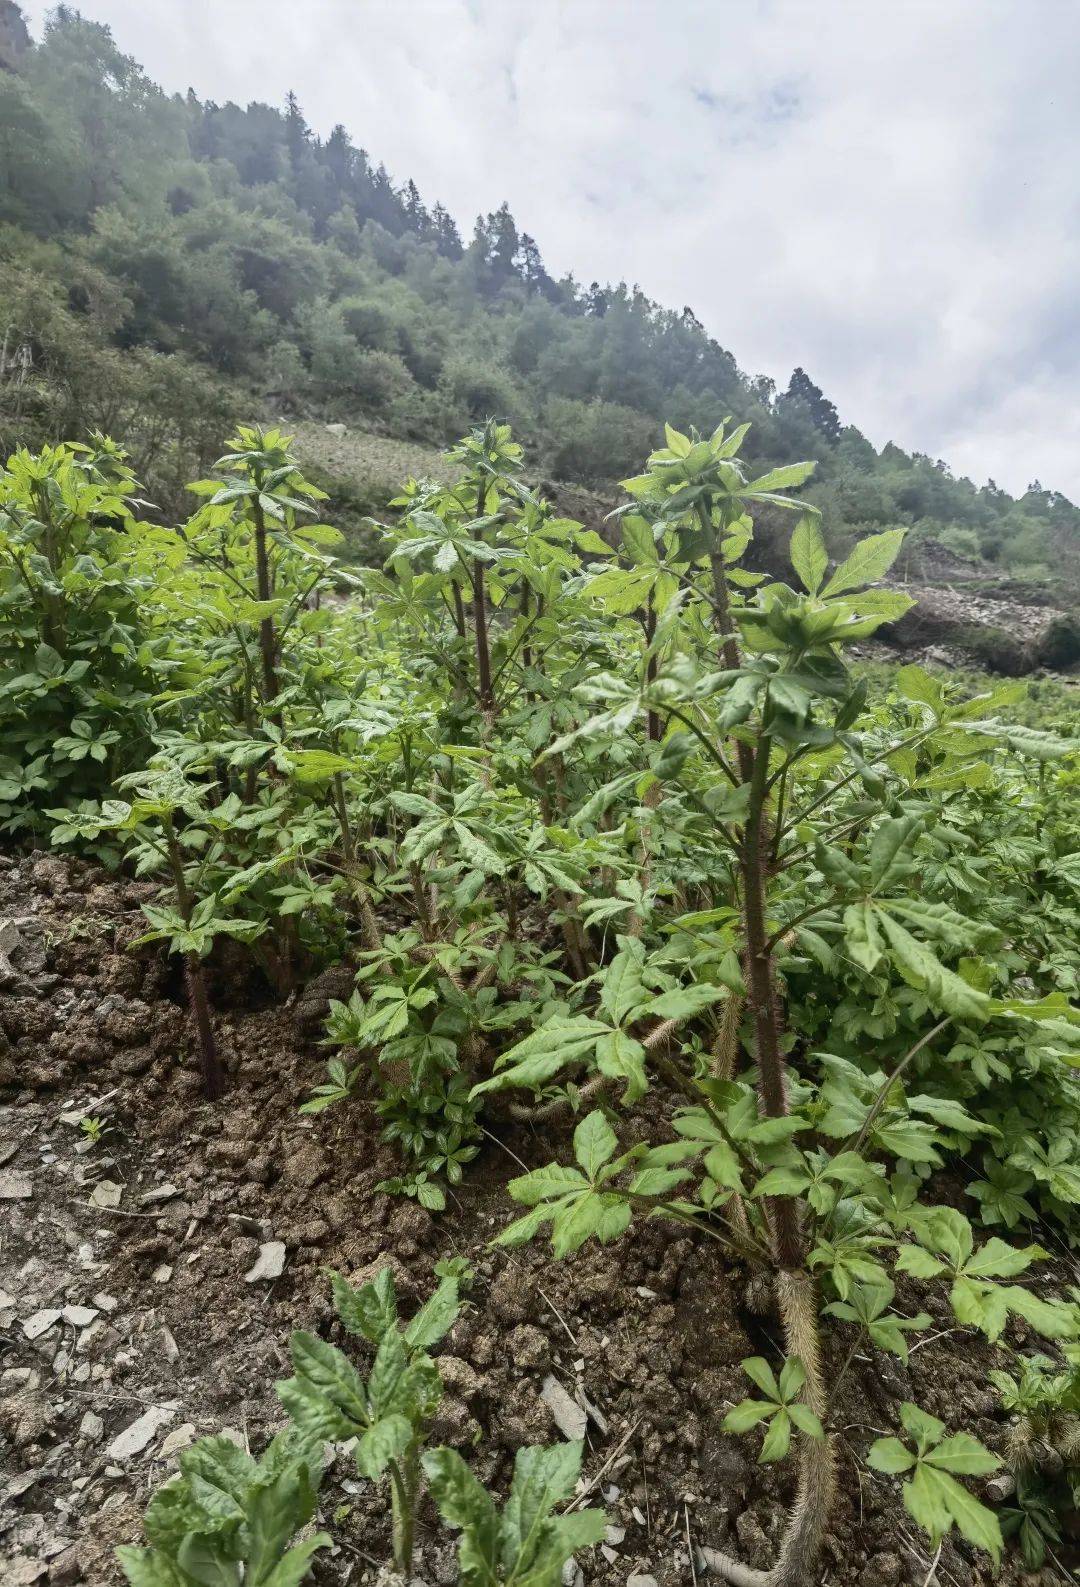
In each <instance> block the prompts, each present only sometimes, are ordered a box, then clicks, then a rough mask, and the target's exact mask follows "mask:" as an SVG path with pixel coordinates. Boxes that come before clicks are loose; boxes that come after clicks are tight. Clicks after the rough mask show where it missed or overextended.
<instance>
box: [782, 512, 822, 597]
mask: <svg viewBox="0 0 1080 1587" xmlns="http://www.w3.org/2000/svg"><path fill="white" fill-rule="evenodd" d="M791 565H792V567H793V568H794V569H795V571H796V573H797V574H798V575H799V578H800V579H801V580H802V584H803V588H804V589H805V590H807V591H808V592H809V593H810V594H811V595H816V594H817V592H818V590H819V589H820V588H821V583H822V580H823V579H824V577H825V574H826V572H827V570H828V566H829V553H828V552H827V551H826V549H825V540H824V537H823V536H822V533H821V519H820V517H819V516H818V514H817V513H804V514H803V516H802V517H801V518H800V519H799V521H798V523H797V524H796V525H795V530H794V533H793V534H792V536H791Z"/></svg>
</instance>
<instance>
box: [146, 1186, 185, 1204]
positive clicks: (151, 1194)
mask: <svg viewBox="0 0 1080 1587" xmlns="http://www.w3.org/2000/svg"><path fill="white" fill-rule="evenodd" d="M179 1194H180V1187H179V1185H170V1184H164V1185H158V1186H157V1187H156V1188H155V1189H154V1190H144V1191H143V1193H142V1195H141V1196H140V1197H139V1205H140V1207H149V1206H151V1205H152V1204H153V1203H154V1202H156V1201H171V1200H172V1199H173V1197H174V1196H178V1195H179Z"/></svg>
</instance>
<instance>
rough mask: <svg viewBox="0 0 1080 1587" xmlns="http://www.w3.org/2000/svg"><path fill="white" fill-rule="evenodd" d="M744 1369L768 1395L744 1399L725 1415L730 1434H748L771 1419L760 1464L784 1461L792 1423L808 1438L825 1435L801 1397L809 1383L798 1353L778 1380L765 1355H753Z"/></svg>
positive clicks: (743, 1364)
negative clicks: (804, 1387) (805, 1385)
mask: <svg viewBox="0 0 1080 1587" xmlns="http://www.w3.org/2000/svg"><path fill="white" fill-rule="evenodd" d="M741 1364H742V1369H743V1371H744V1372H745V1373H746V1375H747V1377H748V1378H750V1379H751V1380H752V1381H753V1382H754V1383H756V1384H757V1386H758V1388H759V1389H760V1390H761V1391H762V1393H763V1394H764V1395H765V1396H766V1397H765V1399H763V1400H741V1401H740V1402H739V1404H738V1405H736V1406H734V1407H733V1408H732V1409H731V1410H730V1411H729V1412H728V1413H727V1415H726V1416H725V1417H724V1431H725V1432H727V1433H748V1432H749V1431H750V1429H751V1428H752V1427H756V1426H758V1424H759V1423H761V1422H768V1424H769V1425H768V1427H767V1428H766V1430H765V1437H764V1438H763V1440H762V1443H761V1453H760V1455H759V1456H758V1461H759V1463H762V1464H765V1463H767V1462H769V1461H772V1460H783V1458H784V1456H785V1455H786V1454H787V1452H788V1450H789V1448H790V1447H791V1429H792V1426H795V1427H797V1428H798V1430H799V1432H800V1433H805V1434H806V1436H807V1437H808V1438H824V1436H825V1430H824V1428H823V1427H822V1425H821V1422H820V1420H819V1418H818V1417H817V1416H816V1415H815V1413H814V1412H813V1411H812V1410H811V1409H810V1407H809V1406H808V1405H806V1404H804V1402H803V1401H802V1400H801V1399H798V1398H797V1396H798V1395H799V1394H801V1392H802V1389H803V1386H804V1384H805V1383H806V1370H805V1368H804V1367H803V1364H802V1362H801V1361H800V1360H799V1358H798V1357H797V1356H789V1357H788V1359H787V1360H786V1361H785V1362H784V1366H783V1369H782V1370H781V1373H780V1381H779V1382H777V1380H776V1375H775V1373H774V1372H773V1369H772V1367H771V1366H770V1365H769V1363H768V1362H767V1361H766V1360H765V1358H764V1356H750V1357H749V1358H748V1359H747V1360H746V1361H744V1362H742V1363H741Z"/></svg>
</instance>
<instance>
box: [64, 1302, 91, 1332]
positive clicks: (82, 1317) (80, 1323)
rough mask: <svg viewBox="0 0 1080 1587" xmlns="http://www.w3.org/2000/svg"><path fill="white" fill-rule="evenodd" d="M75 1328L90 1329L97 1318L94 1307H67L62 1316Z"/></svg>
mask: <svg viewBox="0 0 1080 1587" xmlns="http://www.w3.org/2000/svg"><path fill="white" fill-rule="evenodd" d="M61 1315H62V1316H63V1319H64V1321H65V1322H68V1323H70V1324H71V1326H72V1327H73V1328H88V1327H89V1326H90V1324H91V1323H92V1322H93V1320H94V1318H95V1317H96V1316H97V1308H96V1307H94V1306H65V1307H64V1310H63V1312H62V1314H61Z"/></svg>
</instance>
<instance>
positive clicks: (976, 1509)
mask: <svg viewBox="0 0 1080 1587" xmlns="http://www.w3.org/2000/svg"><path fill="white" fill-rule="evenodd" d="M900 1420H901V1422H902V1424H903V1427H904V1431H905V1432H906V1433H907V1435H908V1437H909V1438H910V1439H911V1441H912V1444H913V1445H914V1449H912V1448H909V1446H908V1445H907V1444H905V1443H902V1442H901V1440H900V1439H899V1438H879V1439H878V1440H877V1441H876V1443H874V1444H873V1445H871V1448H870V1452H869V1454H868V1455H867V1457H866V1458H867V1462H868V1464H869V1465H870V1466H872V1467H873V1469H874V1470H875V1471H881V1472H885V1473H887V1474H888V1475H889V1476H907V1474H908V1473H909V1472H910V1473H911V1476H910V1480H909V1481H907V1482H905V1483H904V1488H903V1493H904V1508H905V1509H906V1510H907V1512H908V1514H909V1515H910V1516H911V1517H912V1519H913V1520H914V1521H917V1522H918V1524H919V1525H920V1526H921V1527H922V1528H923V1530H924V1531H925V1532H927V1533H929V1536H930V1539H931V1541H932V1542H934V1543H939V1542H940V1541H941V1539H942V1538H943V1537H944V1536H945V1534H946V1533H947V1532H948V1531H950V1530H951V1529H952V1527H953V1526H956V1527H957V1528H958V1530H959V1531H960V1532H961V1533H962V1534H963V1536H964V1537H966V1538H967V1539H968V1541H969V1542H970V1543H974V1544H975V1545H976V1547H977V1548H982V1549H985V1550H986V1551H987V1553H988V1554H991V1555H992V1556H993V1558H994V1560H995V1561H997V1560H999V1559H1000V1558H1001V1549H1002V1542H1001V1528H1000V1526H999V1525H998V1519H997V1516H996V1515H995V1514H994V1512H993V1510H990V1509H988V1508H987V1507H986V1505H985V1504H980V1503H979V1501H978V1500H977V1499H974V1498H972V1496H971V1494H970V1493H969V1492H968V1490H967V1489H966V1488H965V1487H964V1485H963V1484H962V1483H961V1482H958V1481H957V1478H958V1477H986V1476H989V1475H990V1473H991V1472H993V1471H997V1469H998V1467H999V1466H1000V1465H1001V1462H1000V1461H999V1460H998V1458H997V1456H996V1455H992V1454H991V1453H990V1451H989V1450H988V1449H984V1448H983V1446H982V1444H980V1443H979V1442H978V1440H977V1439H975V1438H972V1437H971V1435H970V1434H969V1433H951V1434H949V1436H948V1437H946V1435H945V1423H944V1422H940V1421H938V1419H937V1417H936V1416H928V1415H927V1413H926V1412H925V1411H920V1410H919V1408H918V1406H917V1405H910V1404H904V1405H901V1407H900Z"/></svg>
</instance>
